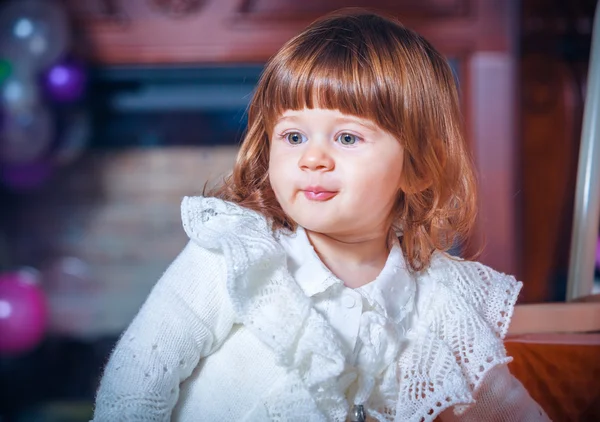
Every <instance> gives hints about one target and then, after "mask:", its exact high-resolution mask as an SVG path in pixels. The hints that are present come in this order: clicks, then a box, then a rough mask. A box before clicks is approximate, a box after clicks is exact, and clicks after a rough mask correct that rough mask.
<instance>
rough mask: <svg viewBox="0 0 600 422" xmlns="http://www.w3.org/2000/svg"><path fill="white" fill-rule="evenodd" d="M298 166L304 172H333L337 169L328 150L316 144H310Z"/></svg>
mask: <svg viewBox="0 0 600 422" xmlns="http://www.w3.org/2000/svg"><path fill="white" fill-rule="evenodd" d="M298 165H299V166H300V168H301V169H302V170H312V171H331V170H333V168H334V167H335V162H334V160H333V157H331V155H330V154H329V153H328V151H326V148H324V147H323V146H320V145H316V143H312V145H311V144H310V143H309V144H308V145H307V146H306V149H305V150H304V151H303V153H302V156H301V157H300V161H299V162H298Z"/></svg>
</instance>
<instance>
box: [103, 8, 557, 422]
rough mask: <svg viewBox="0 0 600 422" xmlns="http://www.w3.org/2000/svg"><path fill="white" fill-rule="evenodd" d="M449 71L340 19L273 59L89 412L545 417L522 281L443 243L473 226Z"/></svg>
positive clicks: (208, 417)
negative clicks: (526, 383) (517, 307)
mask: <svg viewBox="0 0 600 422" xmlns="http://www.w3.org/2000/svg"><path fill="white" fill-rule="evenodd" d="M460 126H461V125H460V112H459V103H458V98H457V92H456V87H455V83H454V79H453V75H452V72H451V70H450V68H449V66H448V64H447V63H446V61H445V60H444V58H443V57H442V56H441V55H440V53H438V52H437V51H436V50H435V49H434V48H433V47H432V46H431V45H430V44H429V43H428V42H427V41H426V40H424V39H423V38H422V37H420V36H419V35H417V34H416V33H414V32H412V31H410V30H408V29H406V28H404V27H403V26H401V25H400V24H399V23H397V22H394V21H392V20H389V19H387V18H383V17H380V16H378V15H374V14H370V13H364V12H357V11H353V12H343V13H337V14H334V15H329V16H327V17H325V18H324V19H321V20H319V21H317V22H315V23H314V24H312V25H311V26H309V27H308V28H307V29H306V30H305V31H304V32H303V33H301V34H300V35H298V36H297V37H295V38H294V39H292V40H291V41H289V42H288V43H287V44H286V45H285V46H284V47H283V48H282V49H281V50H280V51H279V52H278V53H277V54H276V55H275V56H274V57H273V58H272V59H271V60H270V61H269V63H268V64H267V66H266V68H265V70H264V74H263V75H262V78H261V80H260V82H259V84H258V87H257V89H256V92H255V95H254V97H253V99H252V102H251V104H250V108H249V127H248V132H247V134H246V137H245V139H244V142H243V144H242V146H241V149H240V152H239V155H238V159H237V163H236V165H235V168H234V169H233V173H232V175H231V176H230V177H229V178H228V179H227V180H226V181H225V183H224V184H223V185H222V186H221V187H220V188H219V189H217V191H215V192H214V193H213V195H212V196H211V197H190V198H185V199H184V201H183V205H182V219H183V227H184V229H185V231H186V233H187V234H188V236H189V238H190V241H189V243H188V244H187V246H186V247H185V249H184V250H183V251H182V252H181V254H180V255H179V256H178V257H177V258H176V259H175V261H174V262H173V263H172V265H171V266H170V267H169V269H168V270H167V271H166V272H165V274H164V275H163V276H162V278H161V279H160V281H159V282H158V283H157V285H156V286H155V287H154V289H153V291H152V293H151V294H150V296H149V297H148V299H147V301H146V303H145V304H144V305H143V307H142V308H141V310H140V311H139V313H138V315H137V316H136V318H135V319H134V321H133V323H132V324H131V326H130V327H129V328H128V329H127V330H126V332H125V333H124V334H123V336H122V338H121V339H120V341H119V343H118V345H117V347H116V349H115V350H114V352H113V354H112V357H111V359H110V361H109V362H108V365H107V367H106V370H105V374H104V377H103V379H102V382H101V385H100V388H99V391H98V395H97V403H96V413H95V417H94V421H97V422H100V421H110V422H114V421H169V420H172V421H182V422H183V421H186V422H187V421H213V422H217V421H302V422H306V421H347V420H350V421H365V420H376V421H432V420H434V419H436V418H437V417H438V416H440V418H441V420H443V421H455V420H460V421H515V422H517V421H518V422H522V421H546V420H548V418H547V416H546V414H545V413H544V412H543V410H542V409H540V407H539V406H538V405H537V403H535V401H534V400H533V399H532V398H531V397H530V396H529V394H528V393H527V391H526V390H525V389H524V388H523V386H522V385H521V384H520V383H519V382H518V381H517V380H516V379H515V378H514V377H513V376H512V375H511V374H510V372H509V371H508V368H507V363H508V362H509V361H510V358H509V357H507V356H506V352H505V349H504V345H503V339H504V336H505V334H506V331H507V327H508V324H509V322H510V318H511V315H512V312H513V307H514V304H515V301H516V299H517V296H518V293H519V290H520V288H521V283H519V282H517V281H515V279H514V278H513V277H510V276H507V275H504V274H500V273H497V272H495V271H493V270H491V269H490V268H487V267H485V266H483V265H481V264H479V263H476V262H469V261H463V260H460V259H458V258H453V257H451V256H449V255H448V254H447V253H445V252H444V251H446V250H448V249H449V248H450V247H451V246H452V245H453V244H455V243H456V241H457V239H460V236H467V235H468V234H469V229H470V228H471V227H472V225H473V220H474V217H475V203H476V197H475V189H474V184H475V183H474V178H473V171H472V168H471V163H470V161H469V158H468V153H467V151H466V147H465V143H464V140H463V135H462V132H461V128H460Z"/></svg>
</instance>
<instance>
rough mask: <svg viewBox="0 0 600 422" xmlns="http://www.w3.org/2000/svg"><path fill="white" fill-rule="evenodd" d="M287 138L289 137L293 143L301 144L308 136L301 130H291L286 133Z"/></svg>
mask: <svg viewBox="0 0 600 422" xmlns="http://www.w3.org/2000/svg"><path fill="white" fill-rule="evenodd" d="M285 139H287V141H288V142H289V143H290V144H291V145H300V144H301V143H303V142H305V141H306V137H305V136H304V135H302V134H301V133H299V132H290V133H288V134H287V135H285Z"/></svg>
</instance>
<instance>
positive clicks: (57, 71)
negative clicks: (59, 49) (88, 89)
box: [42, 60, 87, 103]
mask: <svg viewBox="0 0 600 422" xmlns="http://www.w3.org/2000/svg"><path fill="white" fill-rule="evenodd" d="M42 82H43V85H44V88H45V91H46V93H47V94H48V96H49V97H50V98H51V99H52V100H54V101H57V102H63V103H65V102H66V103H68V102H73V101H77V100H79V99H81V97H83V94H84V92H85V85H86V82H87V77H86V73H85V69H84V67H83V65H82V64H81V63H79V62H77V61H75V60H62V61H60V62H58V63H56V64H54V65H52V66H51V67H50V68H49V69H48V70H47V71H46V72H44V74H43V75H42Z"/></svg>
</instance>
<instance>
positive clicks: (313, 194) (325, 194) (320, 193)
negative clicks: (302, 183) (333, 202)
mask: <svg viewBox="0 0 600 422" xmlns="http://www.w3.org/2000/svg"><path fill="white" fill-rule="evenodd" d="M303 192H304V196H305V197H306V199H308V200H310V201H327V200H328V199H331V198H333V197H334V196H335V195H337V192H330V191H325V190H304V191H303Z"/></svg>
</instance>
